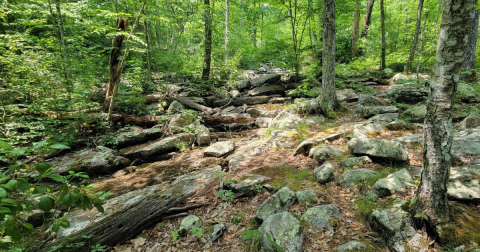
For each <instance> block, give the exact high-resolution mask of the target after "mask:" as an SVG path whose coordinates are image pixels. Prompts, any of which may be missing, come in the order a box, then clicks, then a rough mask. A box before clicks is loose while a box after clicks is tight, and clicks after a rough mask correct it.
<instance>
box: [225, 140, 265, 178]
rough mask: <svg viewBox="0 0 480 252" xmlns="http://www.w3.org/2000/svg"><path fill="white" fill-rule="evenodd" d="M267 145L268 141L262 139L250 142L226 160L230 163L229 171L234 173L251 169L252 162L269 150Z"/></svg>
mask: <svg viewBox="0 0 480 252" xmlns="http://www.w3.org/2000/svg"><path fill="white" fill-rule="evenodd" d="M265 145H266V141H265V140H263V139H261V140H255V141H250V142H249V143H247V144H245V145H242V146H240V147H239V148H237V149H236V150H235V152H234V153H232V154H231V155H229V156H228V157H227V158H226V159H227V161H228V168H229V170H230V171H233V172H238V171H240V170H241V169H242V168H249V169H251V168H252V164H251V163H252V160H254V159H255V158H256V157H257V156H258V155H260V154H262V153H264V152H265V151H266V150H267V149H266V148H265ZM259 166H260V165H259Z"/></svg>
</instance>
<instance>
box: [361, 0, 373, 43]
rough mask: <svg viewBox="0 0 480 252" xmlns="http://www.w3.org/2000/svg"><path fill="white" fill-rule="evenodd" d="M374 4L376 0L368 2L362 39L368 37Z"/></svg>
mask: <svg viewBox="0 0 480 252" xmlns="http://www.w3.org/2000/svg"><path fill="white" fill-rule="evenodd" d="M374 3H375V0H370V1H368V2H367V7H366V8H365V17H364V18H363V27H362V38H363V37H366V36H367V31H368V27H369V26H370V23H371V22H372V11H373V4H374Z"/></svg>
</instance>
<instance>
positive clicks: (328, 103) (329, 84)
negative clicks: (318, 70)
mask: <svg viewBox="0 0 480 252" xmlns="http://www.w3.org/2000/svg"><path fill="white" fill-rule="evenodd" d="M336 33H337V30H336V27H335V0H325V1H324V2H323V53H322V68H323V71H322V97H321V98H322V99H321V101H322V109H323V110H324V113H325V114H326V115H328V114H329V112H331V111H334V110H335V109H336V108H337V107H338V101H337V93H336V91H335V52H336V48H335V39H336Z"/></svg>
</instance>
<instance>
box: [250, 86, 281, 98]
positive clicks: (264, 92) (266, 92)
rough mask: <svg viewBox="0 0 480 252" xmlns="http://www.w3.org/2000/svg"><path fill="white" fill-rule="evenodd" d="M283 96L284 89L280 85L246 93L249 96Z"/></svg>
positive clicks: (263, 87) (262, 87)
mask: <svg viewBox="0 0 480 252" xmlns="http://www.w3.org/2000/svg"><path fill="white" fill-rule="evenodd" d="M275 94H281V95H283V94H285V88H283V87H282V86H280V85H265V86H260V87H256V88H254V89H252V90H250V91H249V92H248V95H249V96H261V95H275Z"/></svg>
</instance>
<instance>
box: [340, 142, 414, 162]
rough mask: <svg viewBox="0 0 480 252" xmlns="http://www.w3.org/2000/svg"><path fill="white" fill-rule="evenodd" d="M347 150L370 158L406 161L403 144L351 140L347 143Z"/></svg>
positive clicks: (405, 151)
mask: <svg viewBox="0 0 480 252" xmlns="http://www.w3.org/2000/svg"><path fill="white" fill-rule="evenodd" d="M348 148H349V149H350V151H351V152H352V153H353V154H355V155H368V156H370V157H374V158H378V159H384V160H391V161H402V162H403V161H407V160H408V151H407V148H405V146H403V144H401V143H399V142H397V141H392V140H385V139H375V138H353V139H352V140H350V141H348Z"/></svg>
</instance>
